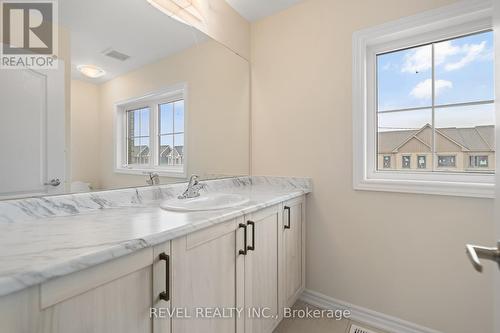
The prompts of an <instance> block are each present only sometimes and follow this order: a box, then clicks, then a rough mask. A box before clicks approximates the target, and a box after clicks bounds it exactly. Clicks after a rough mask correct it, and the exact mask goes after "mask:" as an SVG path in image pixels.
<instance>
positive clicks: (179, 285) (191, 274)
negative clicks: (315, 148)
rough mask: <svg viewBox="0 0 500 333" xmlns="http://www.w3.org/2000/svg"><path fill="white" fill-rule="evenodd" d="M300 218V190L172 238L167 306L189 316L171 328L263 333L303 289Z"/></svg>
mask: <svg viewBox="0 0 500 333" xmlns="http://www.w3.org/2000/svg"><path fill="white" fill-rule="evenodd" d="M304 222H305V198H304V197H303V196H301V197H299V198H296V199H293V200H289V201H287V202H284V203H283V204H278V205H274V206H271V207H268V208H264V209H261V210H259V211H256V212H254V213H251V214H247V215H245V216H244V217H241V218H237V219H234V220H232V221H229V222H225V223H221V224H218V225H216V226H213V227H209V228H207V229H204V230H201V231H197V232H194V233H191V234H189V235H186V236H184V237H181V238H178V239H175V240H173V241H172V308H180V309H182V310H183V311H184V310H187V311H188V313H189V314H190V316H191V317H188V318H179V317H177V318H174V319H172V332H174V333H234V332H236V333H271V332H272V331H273V330H274V328H275V327H276V326H277V325H278V323H279V321H280V320H281V319H282V315H283V307H285V306H291V305H293V303H294V302H295V301H296V300H297V298H298V297H299V296H300V293H301V292H302V291H303V290H304V286H305V272H304V267H305V265H304V264H305V247H304V242H305V223H304ZM206 308H207V309H209V311H213V310H214V309H218V310H219V311H220V313H219V314H220V315H221V316H226V315H230V314H232V316H230V317H229V318H219V317H218V315H215V317H212V318H202V317H200V315H197V314H196V311H197V309H199V311H203V309H206ZM223 309H225V310H229V309H243V311H242V312H241V313H237V312H232V313H231V312H230V311H227V312H226V313H224V312H223ZM203 313H204V314H203V315H202V316H205V315H208V316H213V315H214V313H213V312H211V313H205V312H203ZM181 317H182V316H181Z"/></svg>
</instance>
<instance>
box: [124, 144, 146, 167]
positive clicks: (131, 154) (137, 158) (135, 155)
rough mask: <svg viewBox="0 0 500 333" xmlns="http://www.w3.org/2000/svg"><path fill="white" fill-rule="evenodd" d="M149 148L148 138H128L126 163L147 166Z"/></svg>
mask: <svg viewBox="0 0 500 333" xmlns="http://www.w3.org/2000/svg"><path fill="white" fill-rule="evenodd" d="M149 148H150V147H149V138H148V137H139V138H129V139H128V147H127V149H128V151H127V163H128V164H135V165H143V164H149V157H150V150H149Z"/></svg>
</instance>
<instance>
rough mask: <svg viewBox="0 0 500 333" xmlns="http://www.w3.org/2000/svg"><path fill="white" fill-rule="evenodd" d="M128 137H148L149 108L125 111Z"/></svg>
mask: <svg viewBox="0 0 500 333" xmlns="http://www.w3.org/2000/svg"><path fill="white" fill-rule="evenodd" d="M127 116H128V117H127V121H128V133H127V136H128V137H134V136H149V108H142V109H137V110H131V111H127Z"/></svg>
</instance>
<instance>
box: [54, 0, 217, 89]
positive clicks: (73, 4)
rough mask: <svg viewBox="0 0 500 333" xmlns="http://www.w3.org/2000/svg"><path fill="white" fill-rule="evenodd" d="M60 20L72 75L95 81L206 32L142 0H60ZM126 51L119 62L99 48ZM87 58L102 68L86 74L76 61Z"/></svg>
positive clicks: (181, 47) (202, 37)
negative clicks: (67, 35)
mask: <svg viewBox="0 0 500 333" xmlns="http://www.w3.org/2000/svg"><path fill="white" fill-rule="evenodd" d="M59 13H60V20H61V25H63V26H64V27H66V28H67V29H69V30H70V33H71V63H72V77H73V78H80V79H85V80H87V81H89V82H94V83H100V82H104V81H107V80H109V79H111V78H113V77H116V76H118V75H121V74H124V73H126V72H128V71H131V70H133V69H136V68H139V67H142V66H144V65H146V64H148V63H151V62H154V61H157V60H159V59H162V58H165V57H167V56H168V55H171V54H173V53H177V52H179V51H181V50H184V49H187V48H189V47H190V46H192V45H194V44H195V43H196V42H197V41H203V40H206V39H207V38H208V37H207V36H206V35H204V34H203V33H201V32H199V31H198V30H196V29H193V28H191V27H188V26H187V25H184V24H182V23H179V22H177V21H176V20H174V19H171V18H170V17H168V16H167V15H165V14H163V13H162V12H160V11H159V10H157V9H156V8H154V7H152V6H151V5H149V4H148V2H147V1H146V0H105V1H103V0H61V1H59ZM110 48H111V49H114V50H117V51H119V52H121V53H124V54H127V55H129V56H130V58H129V59H127V60H125V61H123V62H121V61H119V60H115V59H112V58H109V57H107V56H105V55H104V54H103V51H105V50H109V49H110ZM81 64H93V65H96V66H99V67H101V68H102V69H104V70H105V71H106V75H105V76H103V77H101V78H99V79H89V78H86V77H84V76H83V75H81V74H80V73H79V72H78V71H76V66H78V65H81Z"/></svg>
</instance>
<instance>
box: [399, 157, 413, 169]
mask: <svg viewBox="0 0 500 333" xmlns="http://www.w3.org/2000/svg"><path fill="white" fill-rule="evenodd" d="M401 166H402V167H403V169H409V168H411V156H406V155H403V161H402V164H401Z"/></svg>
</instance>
